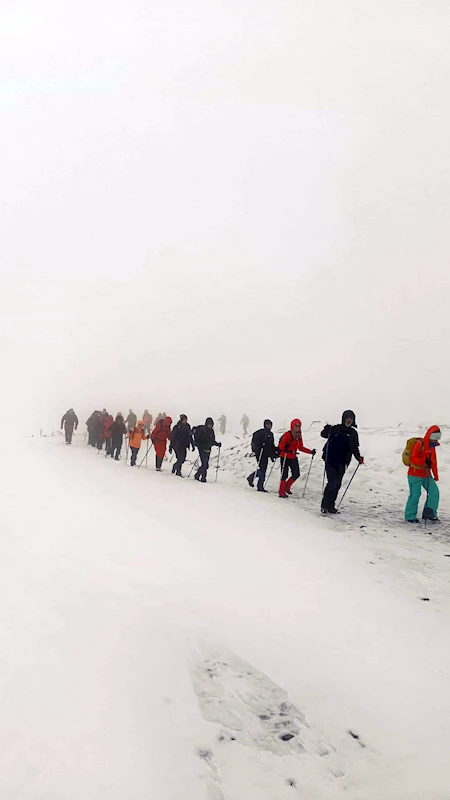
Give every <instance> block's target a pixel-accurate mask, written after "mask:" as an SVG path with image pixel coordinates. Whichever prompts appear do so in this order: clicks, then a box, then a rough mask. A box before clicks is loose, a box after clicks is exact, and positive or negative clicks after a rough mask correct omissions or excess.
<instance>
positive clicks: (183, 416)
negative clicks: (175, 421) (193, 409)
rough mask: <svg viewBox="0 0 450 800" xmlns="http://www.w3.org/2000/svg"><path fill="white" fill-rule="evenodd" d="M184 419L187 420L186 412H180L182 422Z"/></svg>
mask: <svg viewBox="0 0 450 800" xmlns="http://www.w3.org/2000/svg"><path fill="white" fill-rule="evenodd" d="M184 419H185V420H186V421H187V416H186V414H180V422H182V421H183V420H184Z"/></svg>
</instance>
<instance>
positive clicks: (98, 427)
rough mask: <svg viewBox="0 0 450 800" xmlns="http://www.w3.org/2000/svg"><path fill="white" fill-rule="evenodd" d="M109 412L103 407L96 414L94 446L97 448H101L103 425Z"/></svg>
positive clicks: (103, 440)
mask: <svg viewBox="0 0 450 800" xmlns="http://www.w3.org/2000/svg"><path fill="white" fill-rule="evenodd" d="M108 417H109V414H108V412H107V410H106V408H104V409H103V411H101V412H100V413H99V415H98V420H97V425H96V446H97V450H98V451H99V452H100V450H103V445H104V443H105V425H106V422H107V419H108Z"/></svg>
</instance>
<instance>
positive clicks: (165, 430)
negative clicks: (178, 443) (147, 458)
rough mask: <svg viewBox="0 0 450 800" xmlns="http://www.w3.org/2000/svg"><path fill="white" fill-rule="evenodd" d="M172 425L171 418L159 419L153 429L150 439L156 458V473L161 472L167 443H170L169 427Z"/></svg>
mask: <svg viewBox="0 0 450 800" xmlns="http://www.w3.org/2000/svg"><path fill="white" fill-rule="evenodd" d="M171 425H172V417H166V416H164V417H161V419H160V420H159V422H157V423H156V425H155V427H154V428H153V431H152V433H151V434H150V438H151V440H152V442H153V446H154V448H155V456H156V471H157V472H161V467H162V463H163V460H164V456H165V455H166V447H167V442H168V441H169V442H170V437H171V433H170V426H171Z"/></svg>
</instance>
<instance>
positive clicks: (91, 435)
mask: <svg viewBox="0 0 450 800" xmlns="http://www.w3.org/2000/svg"><path fill="white" fill-rule="evenodd" d="M96 443H97V434H96V432H95V430H94V429H93V428H91V429H90V430H89V439H88V444H90V445H91V447H95V445H96Z"/></svg>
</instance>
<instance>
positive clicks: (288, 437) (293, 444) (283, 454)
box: [279, 419, 312, 459]
mask: <svg viewBox="0 0 450 800" xmlns="http://www.w3.org/2000/svg"><path fill="white" fill-rule="evenodd" d="M295 425H300V426H301V422H300V420H299V419H293V420H292V422H291V429H290V431H286V433H283V436H282V437H281V439H280V444H279V448H280V458H282V459H283V458H297V452H298V451H300V452H301V453H308V455H312V450H309V449H308V448H307V447H305V446H304V444H303V439H302V434H301V432H300V434H299V437H298V439H294V434H293V432H292V428H293V427H294V426H295Z"/></svg>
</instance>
